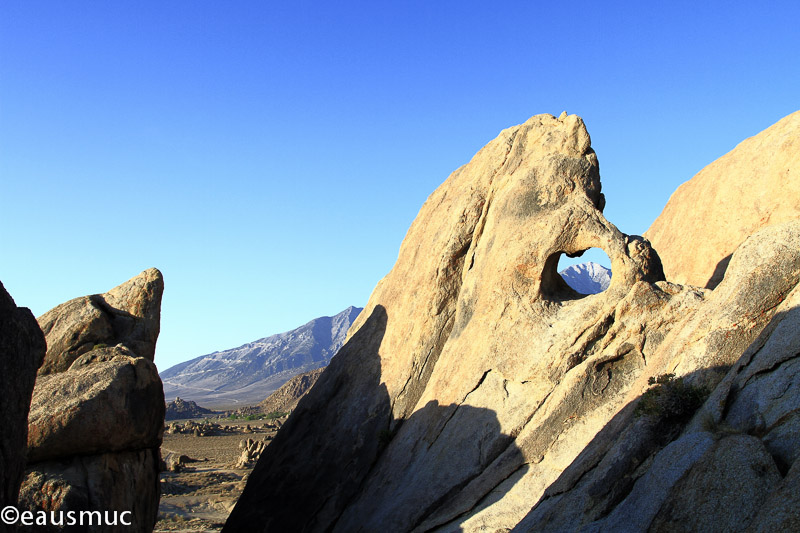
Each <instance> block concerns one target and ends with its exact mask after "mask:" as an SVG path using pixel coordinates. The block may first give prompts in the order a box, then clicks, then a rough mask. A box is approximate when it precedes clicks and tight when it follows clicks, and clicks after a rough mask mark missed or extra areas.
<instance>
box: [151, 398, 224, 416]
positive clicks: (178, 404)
mask: <svg viewBox="0 0 800 533" xmlns="http://www.w3.org/2000/svg"><path fill="white" fill-rule="evenodd" d="M214 414H218V413H216V412H214V411H212V410H211V409H206V408H205V407H200V406H199V405H197V404H196V403H195V402H193V401H191V400H183V399H181V398H175V399H174V400H173V401H171V402H169V403H168V404H167V411H166V414H165V415H164V419H165V420H186V419H189V418H200V417H203V416H208V415H214Z"/></svg>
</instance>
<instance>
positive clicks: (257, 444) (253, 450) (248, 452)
mask: <svg viewBox="0 0 800 533" xmlns="http://www.w3.org/2000/svg"><path fill="white" fill-rule="evenodd" d="M269 440H271V439H270V437H266V438H265V439H264V440H254V439H245V440H243V441H242V442H240V443H239V449H240V450H242V455H241V456H239V460H238V461H237V462H236V468H252V467H253V465H255V464H256V461H258V458H259V457H261V453H262V452H263V451H264V449H265V448H266V447H267V444H269Z"/></svg>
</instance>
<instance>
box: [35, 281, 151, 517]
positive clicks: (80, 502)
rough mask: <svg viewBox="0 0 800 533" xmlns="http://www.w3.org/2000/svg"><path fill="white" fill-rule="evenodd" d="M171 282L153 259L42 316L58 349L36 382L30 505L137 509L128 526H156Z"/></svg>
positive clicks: (49, 356) (51, 342)
mask: <svg viewBox="0 0 800 533" xmlns="http://www.w3.org/2000/svg"><path fill="white" fill-rule="evenodd" d="M163 287H164V283H163V279H162V277H161V273H160V272H159V271H158V270H156V269H150V270H147V271H145V272H142V273H141V274H140V275H139V276H137V277H135V278H133V279H131V280H129V281H128V282H126V283H124V284H122V285H120V286H118V287H116V288H114V289H112V290H111V291H109V292H107V293H105V294H102V295H93V296H87V297H84V298H76V299H74V300H70V301H69V302H67V303H65V304H62V305H60V306H58V307H56V308H54V309H52V310H50V311H48V312H47V313H45V314H44V315H42V316H41V317H40V318H39V324H40V325H41V327H42V330H43V331H44V333H45V336H46V339H47V346H48V350H47V355H46V357H45V365H46V366H43V367H42V370H40V372H39V376H38V378H37V380H36V386H35V388H34V390H33V399H32V403H31V410H30V417H29V421H28V461H29V463H30V464H29V467H28V470H27V472H26V478H25V481H24V482H23V485H22V489H21V490H20V500H19V501H20V506H21V507H24V508H27V509H29V510H32V511H40V510H44V511H64V512H67V511H78V512H79V511H101V512H102V511H110V510H120V511H122V510H128V511H131V512H132V514H131V515H130V516H132V518H133V525H132V526H130V527H128V526H123V525H119V526H117V527H118V528H119V530H120V531H122V530H125V531H142V532H146V531H152V529H153V525H154V524H155V521H156V515H157V511H158V500H159V480H158V470H159V465H160V455H159V447H160V445H161V437H162V434H163V428H164V409H165V407H164V392H163V388H162V385H161V380H160V379H159V376H158V371H157V369H156V367H155V364H154V363H153V357H154V354H155V347H156V340H157V338H158V332H159V323H160V308H161V295H162V292H163ZM23 530H24V529H23ZM105 530H107V531H114V530H115V529H114V528H108V529H105ZM37 531H38V530H37Z"/></svg>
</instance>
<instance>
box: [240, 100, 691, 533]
mask: <svg viewBox="0 0 800 533" xmlns="http://www.w3.org/2000/svg"><path fill="white" fill-rule="evenodd" d="M603 204H604V198H603V195H602V194H601V192H600V181H599V173H598V165H597V158H596V156H595V154H594V151H593V150H592V149H591V146H590V140H589V135H588V133H587V132H586V129H585V127H584V124H583V121H582V120H581V119H580V118H579V117H577V116H574V115H572V116H568V115H566V114H564V115H562V116H561V117H559V118H555V117H552V116H549V115H540V116H536V117H533V118H532V119H530V120H529V121H528V122H526V123H525V124H523V125H521V126H517V127H515V128H510V129H508V130H505V131H504V132H502V133H501V134H500V136H499V137H498V138H497V139H495V140H494V141H492V142H491V143H489V144H488V145H487V146H486V147H485V148H483V149H482V150H481V151H480V152H479V153H478V154H477V155H476V156H475V157H474V158H473V160H472V161H471V162H470V163H469V164H468V165H466V166H464V167H462V168H460V169H459V170H457V171H456V172H454V173H453V175H451V176H450V178H449V179H448V180H447V181H446V182H445V183H444V184H443V185H442V186H441V187H440V188H439V189H437V191H436V192H434V193H433V194H432V195H431V197H430V198H429V199H428V200H427V202H426V203H425V205H424V206H423V208H422V210H421V211H420V214H419V215H418V217H417V219H416V220H415V221H414V223H413V224H412V226H411V228H410V229H409V232H408V234H407V236H406V239H405V240H404V242H403V245H402V246H401V249H400V254H399V257H398V260H397V263H396V264H395V266H394V268H393V269H392V271H391V272H390V273H389V275H388V276H387V277H386V278H384V279H383V280H382V281H381V282H380V283H379V284H378V286H377V287H376V289H375V291H374V292H373V294H372V296H371V298H370V301H369V303H368V305H367V306H366V308H365V311H364V312H362V314H361V315H360V317H359V319H358V320H357V321H356V323H355V324H354V326H353V328H351V332H350V338H349V340H348V342H347V343H346V344H345V346H344V347H343V348H342V349H341V350H340V352H339V354H338V355H337V357H336V358H334V360H333V361H332V363H331V365H330V366H329V367H328V368H327V369H326V370H325V372H323V374H322V376H321V377H320V379H319V381H318V382H317V384H316V385H315V386H314V388H312V389H311V391H310V392H309V394H308V395H307V396H306V397H305V398H304V399H303V400H301V401H300V403H299V405H298V407H297V409H296V410H295V412H294V414H293V415H292V417H291V418H290V419H289V421H288V422H287V424H286V426H284V428H283V429H282V430H281V432H280V433H279V434H278V436H277V438H276V440H275V441H274V442H273V443H272V444H271V445H270V446H269V447H268V448H267V450H266V451H265V453H264V455H262V458H261V460H260V461H259V463H258V465H257V467H256V469H255V471H254V473H253V475H252V476H251V478H250V481H249V482H248V486H247V488H246V489H245V491H244V494H243V495H242V498H241V499H240V501H239V503H238V504H237V507H236V509H235V510H234V511H233V513H232V515H231V518H230V520H229V522H228V524H227V525H226V528H227V529H228V530H240V529H241V530H243V529H247V528H249V527H251V526H252V525H253V524H263V525H264V528H265V530H266V529H270V530H280V529H283V530H295V531H301V530H323V529H326V528H330V527H333V528H335V530H341V531H348V530H351V531H359V530H364V531H369V530H374V529H376V528H389V529H390V530H396V531H404V530H410V529H413V528H414V527H421V528H431V527H436V525H437V524H438V525H443V524H446V523H449V522H451V521H453V520H457V519H458V517H461V516H463V515H464V514H465V513H467V512H469V510H470V509H473V508H475V506H476V505H477V503H478V502H479V501H481V500H483V499H484V498H485V497H487V496H489V495H490V494H491V493H493V492H494V491H495V490H496V489H497V488H498V487H499V486H500V485H501V484H502V483H504V482H505V480H507V479H508V478H509V476H512V475H520V474H523V473H524V472H525V470H526V469H527V465H529V464H531V463H541V462H542V456H543V454H545V452H547V450H548V448H550V447H552V446H554V445H555V444H556V443H558V442H560V436H561V434H562V433H563V432H564V431H565V430H566V429H568V428H569V427H570V426H572V425H575V424H578V423H579V424H580V427H581V428H582V434H583V437H582V439H573V440H572V442H571V443H570V444H569V450H567V451H566V452H565V453H566V455H567V456H568V457H570V458H571V457H574V455H576V454H577V451H579V450H580V449H581V447H582V444H581V443H582V442H588V440H589V438H590V436H591V434H592V433H591V431H592V429H593V427H594V426H598V427H599V425H600V424H602V421H601V420H598V421H596V422H594V423H593V424H594V425H590V426H589V427H586V424H585V423H584V422H582V421H580V420H581V418H583V417H584V416H585V415H588V414H590V413H592V412H593V411H594V410H596V409H598V408H600V407H601V404H602V402H601V401H600V400H601V399H602V398H603V395H602V394H601V393H602V392H604V391H605V393H606V394H607V393H608V392H609V391H614V392H617V391H618V389H626V388H627V387H628V386H629V385H630V383H631V382H632V381H633V378H634V377H635V376H636V375H637V374H638V373H639V372H640V369H641V368H642V367H643V366H644V357H643V355H642V352H645V353H648V352H650V351H651V350H652V349H653V348H654V347H655V346H656V345H657V344H658V343H659V342H660V340H661V339H662V338H663V337H661V336H657V335H652V336H651V337H650V338H646V336H645V335H644V334H643V332H642V331H641V330H642V323H643V321H644V320H646V319H648V318H650V319H651V320H652V321H653V322H658V323H660V324H662V325H666V326H668V325H669V324H671V323H672V322H675V321H677V320H678V317H679V316H681V313H682V312H684V311H685V309H687V308H689V309H691V308H693V307H694V306H695V305H697V303H698V302H699V301H701V300H702V297H700V296H697V295H696V294H695V293H694V292H684V293H682V292H680V291H678V290H673V288H672V287H665V288H663V289H662V288H659V287H657V286H655V285H653V283H655V282H658V281H659V280H661V279H663V273H662V270H661V266H660V262H659V260H658V256H657V255H656V254H655V253H654V252H653V251H652V249H651V248H650V247H649V245H648V244H647V242H646V241H644V240H643V239H641V238H639V237H635V236H634V237H631V236H626V235H624V234H622V233H621V232H620V231H619V230H617V228H616V227H614V226H613V225H612V224H611V223H610V222H608V221H607V220H606V219H605V218H604V217H603V215H602V212H601V209H602V207H603ZM591 247H600V248H602V249H603V250H605V252H606V253H607V254H608V256H609V257H610V259H611V262H612V269H613V271H614V276H613V279H612V281H611V286H610V287H609V289H608V290H607V291H605V292H604V293H602V294H600V295H593V296H587V297H584V298H582V297H581V295H578V294H577V293H576V292H574V291H573V290H572V289H570V288H569V286H568V285H567V284H566V283H565V282H564V281H563V279H562V278H561V277H560V276H559V275H558V272H557V265H558V259H559V256H560V255H561V254H562V253H566V254H570V255H579V254H580V253H582V252H583V251H584V250H586V249H588V248H591ZM672 293H676V294H672ZM626 297H627V298H626ZM663 307H668V308H670V309H671V310H672V314H670V315H668V316H666V317H664V318H661V316H660V315H659V311H660V310H661V309H662V308H663ZM564 324H568V326H564ZM612 377H613V379H612ZM565 383H569V385H568V386H567V385H564V384H565ZM560 384H562V386H561V387H560V389H559V392H555V388H556V387H558V386H559V385H560ZM584 395H586V396H587V397H588V400H584V399H583V397H584ZM613 397H614V396H612V398H613ZM602 407H604V408H605V409H606V410H613V407H614V406H611V407H607V406H602ZM556 419H557V420H558V422H557V424H556V423H555V422H554V420H556ZM558 461H559V462H564V461H568V459H567V458H566V457H562V458H560V459H559V460H558ZM567 464H568V463H567ZM548 468H550V469H551V473H550V474H549V476H550V477H551V478H552V479H554V478H555V477H556V474H555V472H556V471H555V470H553V467H552V465H551V466H548ZM540 484H543V485H544V487H546V486H547V483H546V479H544V478H542V479H541V481H540ZM544 487H542V489H541V490H543V488H544ZM528 508H529V506H528ZM526 511H527V509H524V510H523V509H520V510H518V513H519V516H518V517H517V518H521V516H523V515H524V513H525V512H526ZM509 520H513V518H509ZM513 523H515V522H512V525H513Z"/></svg>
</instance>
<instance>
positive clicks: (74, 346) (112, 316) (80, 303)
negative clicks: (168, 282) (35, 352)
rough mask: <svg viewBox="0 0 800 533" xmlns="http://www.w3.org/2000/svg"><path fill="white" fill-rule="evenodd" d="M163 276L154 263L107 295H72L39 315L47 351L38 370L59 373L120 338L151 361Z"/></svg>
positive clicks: (159, 310) (136, 352)
mask: <svg viewBox="0 0 800 533" xmlns="http://www.w3.org/2000/svg"><path fill="white" fill-rule="evenodd" d="M163 292H164V279H163V278H162V276H161V273H160V272H159V271H158V270H156V269H155V268H151V269H149V270H145V271H144V272H142V273H141V274H139V275H138V276H136V277H135V278H133V279H131V280H128V281H127V282H125V283H123V284H122V285H120V286H118V287H114V288H113V289H111V290H110V291H108V292H107V293H105V294H94V295H91V296H84V297H81V298H75V299H73V300H70V301H68V302H65V303H63V304H61V305H59V306H56V307H54V308H53V309H51V310H50V311H48V312H46V313H45V314H43V315H42V316H40V317H39V318H38V321H39V325H40V326H41V328H42V331H43V332H44V334H45V336H46V337H47V356H46V357H45V361H44V364H42V367H41V368H40V369H39V374H50V373H53V372H63V371H65V370H67V369H68V368H69V367H70V365H71V364H72V363H73V361H75V359H77V358H78V356H80V355H82V354H84V353H87V352H89V351H92V350H93V349H95V348H96V347H99V346H103V345H106V346H113V345H115V344H119V343H122V344H124V345H125V346H127V347H128V348H129V349H131V350H132V351H133V352H134V353H135V354H136V355H137V356H139V357H144V358H146V359H149V360H150V361H152V360H153V357H154V356H155V347H156V340H157V339H158V333H159V328H160V324H161V295H162V293H163Z"/></svg>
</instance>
